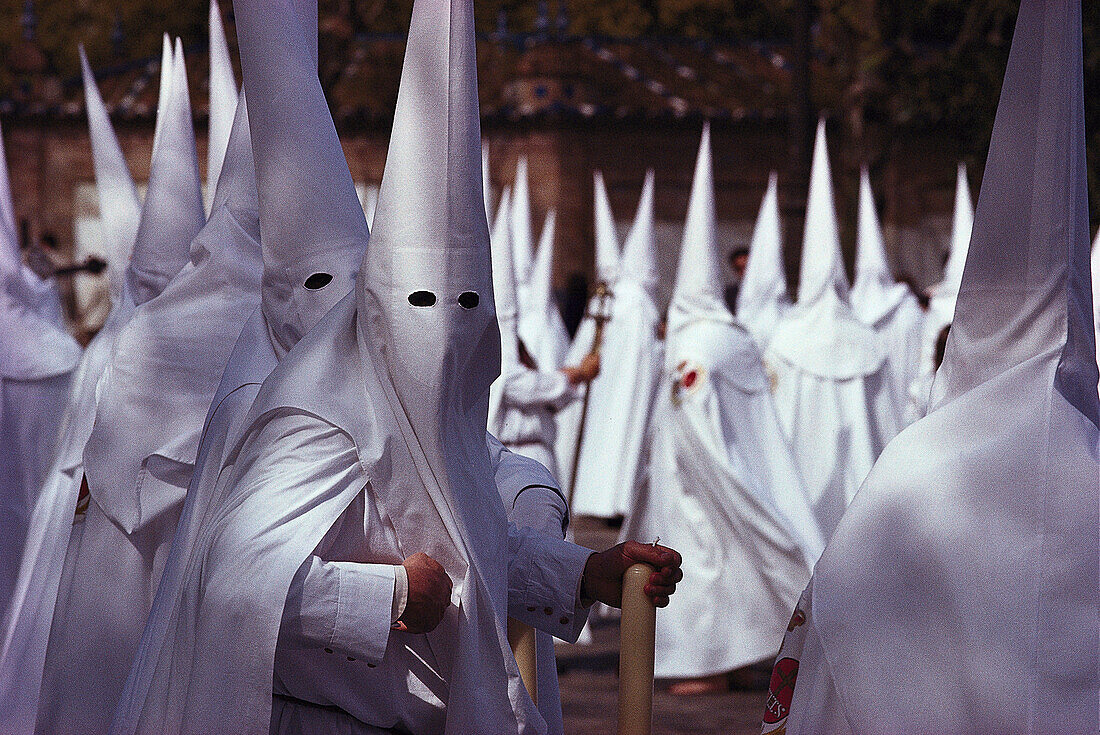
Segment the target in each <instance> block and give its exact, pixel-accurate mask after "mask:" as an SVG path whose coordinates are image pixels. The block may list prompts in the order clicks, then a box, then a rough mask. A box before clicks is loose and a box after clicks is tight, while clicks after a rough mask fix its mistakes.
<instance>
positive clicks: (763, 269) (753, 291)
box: [737, 171, 791, 345]
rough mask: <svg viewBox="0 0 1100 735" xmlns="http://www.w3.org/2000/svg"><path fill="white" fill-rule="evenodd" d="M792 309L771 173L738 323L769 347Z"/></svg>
mask: <svg viewBox="0 0 1100 735" xmlns="http://www.w3.org/2000/svg"><path fill="white" fill-rule="evenodd" d="M790 307H791V297H790V294H788V293H787V274H786V271H785V270H784V267H783V233H782V230H781V229H780V219H779V177H778V175H777V174H776V173H775V172H774V171H772V173H771V175H770V176H769V177H768V189H767V191H765V192H764V200H763V201H762V202H761V203H760V212H759V213H758V214H757V215H756V225H755V226H754V227H753V230H752V242H751V243H750V244H749V262H748V266H747V267H746V268H745V277H744V278H743V279H741V288H740V289H739V290H738V291H737V320H738V321H739V322H741V323H742V324H744V325H745V326H746V327H748V328H749V330H751V331H752V333H753V337H755V339H756V341H757V343H758V344H760V345H766V344H767V343H768V342H769V341H770V340H771V337H772V332H773V331H774V330H775V325H776V323H777V322H778V321H779V318H780V317H781V316H783V314H784V313H785V312H786V311H787V310H788V309H789V308H790Z"/></svg>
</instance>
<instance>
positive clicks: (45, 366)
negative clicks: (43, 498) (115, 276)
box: [0, 290, 80, 611]
mask: <svg viewBox="0 0 1100 735" xmlns="http://www.w3.org/2000/svg"><path fill="white" fill-rule="evenodd" d="M79 360H80V346H79V345H77V344H76V342H74V341H73V339H72V337H70V336H69V335H68V334H66V333H65V332H63V331H61V330H60V329H59V328H58V327H56V326H54V325H53V324H52V323H50V322H48V321H46V320H45V319H44V318H42V317H40V316H38V315H37V314H36V313H34V312H32V311H31V310H30V309H29V307H27V306H26V305H24V304H23V303H20V302H18V301H16V299H15V298H13V297H12V296H11V295H9V294H8V293H7V292H5V291H3V290H0V611H3V610H4V609H6V608H7V606H8V600H9V599H10V598H11V595H12V591H13V589H14V587H15V583H16V578H17V575H18V571H19V557H20V554H21V552H22V549H23V543H24V540H25V538H26V535H27V531H28V527H29V524H30V515H31V511H32V508H33V507H34V504H35V499H36V497H37V496H38V493H39V491H40V490H41V488H42V482H43V480H44V479H45V476H46V472H47V470H48V469H49V466H50V463H51V462H52V461H53V453H54V449H55V446H56V444H55V439H56V437H57V435H58V431H59V430H60V425H61V419H62V415H63V412H64V410H65V405H66V401H67V399H68V393H69V381H70V377H71V375H72V372H73V370H74V369H75V368H76V366H77V363H78V362H79Z"/></svg>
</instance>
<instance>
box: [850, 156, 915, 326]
mask: <svg viewBox="0 0 1100 735" xmlns="http://www.w3.org/2000/svg"><path fill="white" fill-rule="evenodd" d="M907 298H912V297H911V295H910V293H909V287H908V286H906V285H905V284H903V283H898V282H897V281H895V280H894V276H893V274H892V273H891V272H890V265H889V263H888V262H887V260H886V246H885V244H884V243H883V239H882V228H881V227H880V225H879V221H878V214H877V213H876V212H875V195H874V193H873V192H872V191H871V176H870V174H869V173H868V171H867V167H866V166H864V167H862V168H861V169H860V174H859V225H858V229H857V232H856V282H855V285H854V286H853V287H852V292H851V299H852V309H853V310H854V311H855V312H856V316H858V317H859V318H860V319H862V320H863V321H864V322H865V323H867V324H869V325H871V326H875V325H876V324H878V323H879V322H880V321H881V320H883V319H884V318H885V317H887V316H888V315H890V314H892V313H893V311H894V310H895V309H896V308H897V307H898V306H899V305H900V304H901V303H902V302H903V301H905V300H906V299H907Z"/></svg>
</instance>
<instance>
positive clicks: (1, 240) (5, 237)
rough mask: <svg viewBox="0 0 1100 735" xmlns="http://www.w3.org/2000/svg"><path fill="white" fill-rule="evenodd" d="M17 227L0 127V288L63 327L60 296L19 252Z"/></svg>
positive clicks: (36, 312)
mask: <svg viewBox="0 0 1100 735" xmlns="http://www.w3.org/2000/svg"><path fill="white" fill-rule="evenodd" d="M18 233H19V230H18V229H17V227H16V224H15V203H14V201H13V200H12V196H11V180H10V178H9V175H8V162H7V158H6V157H5V154H4V134H3V131H0V289H7V291H8V292H9V293H10V294H11V295H12V296H13V297H14V298H15V300H16V301H17V302H18V303H20V304H22V305H23V306H25V307H27V308H28V309H30V310H31V311H33V312H34V313H35V314H37V315H38V316H40V317H42V318H43V319H45V320H46V321H48V322H50V323H51V324H53V325H54V326H56V327H61V328H64V326H65V319H64V317H63V316H62V313H61V300H60V298H59V296H58V293H57V288H56V286H55V284H54V283H53V282H52V281H50V280H46V279H42V278H39V277H38V274H37V273H35V272H34V271H32V270H31V269H30V268H29V267H28V266H27V265H26V264H25V263H23V256H22V254H21V253H20V247H19V234H18Z"/></svg>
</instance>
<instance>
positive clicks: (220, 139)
mask: <svg viewBox="0 0 1100 735" xmlns="http://www.w3.org/2000/svg"><path fill="white" fill-rule="evenodd" d="M236 109H237V83H236V81H235V80H234V79H233V64H232V62H231V61H230V58H229V45H228V44H227V43H226V40H225V28H224V27H223V25H222V14H221V9H220V8H219V7H218V0H210V119H209V124H208V125H207V145H206V192H207V198H208V200H209V201H210V202H211V203H212V202H213V197H214V191H215V189H217V186H218V177H219V176H220V175H221V170H222V166H223V165H224V163H223V162H224V160H225V152H226V148H227V147H228V146H229V133H230V132H231V131H232V130H233V118H234V114H235V112H236Z"/></svg>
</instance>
